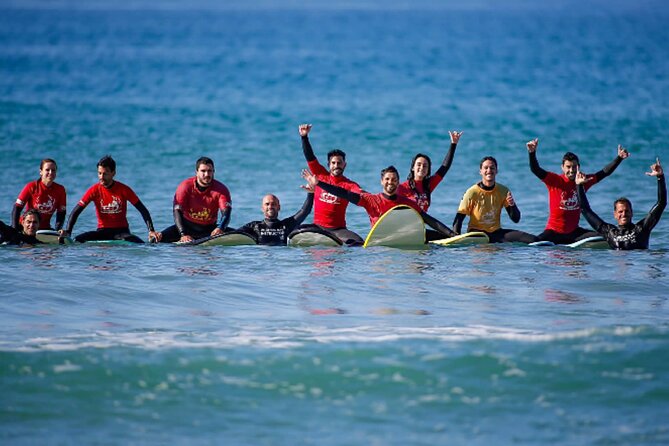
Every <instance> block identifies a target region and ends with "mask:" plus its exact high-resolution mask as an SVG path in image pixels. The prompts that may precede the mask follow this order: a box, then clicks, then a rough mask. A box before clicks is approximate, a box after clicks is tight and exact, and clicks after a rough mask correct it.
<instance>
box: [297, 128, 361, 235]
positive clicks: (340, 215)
mask: <svg viewBox="0 0 669 446" xmlns="http://www.w3.org/2000/svg"><path fill="white" fill-rule="evenodd" d="M310 130H311V124H302V125H300V126H299V133H300V136H301V137H302V151H303V152H304V157H305V158H306V160H307V164H308V165H309V170H310V171H311V173H312V174H314V175H316V177H317V179H318V180H319V181H320V182H322V183H324V184H332V185H335V186H338V187H340V188H342V189H345V190H347V191H351V192H354V193H360V192H362V190H361V189H360V186H359V185H358V183H356V182H354V181H351V180H350V179H348V178H346V177H345V176H344V170H345V169H346V154H345V153H344V152H342V151H341V150H332V151H330V152H329V153H328V167H329V169H326V168H325V167H323V166H322V165H321V164H320V163H319V162H318V159H316V155H314V151H313V149H312V148H311V143H310V142H309V136H308V135H309V131H310ZM347 206H348V200H346V199H345V198H343V197H340V196H337V195H334V194H332V193H330V192H328V191H327V190H325V189H324V188H322V187H320V186H317V187H316V190H315V191H314V225H316V226H318V227H319V228H320V229H323V230H325V231H328V232H330V233H332V234H333V235H334V236H336V237H337V238H338V239H339V240H341V241H342V243H345V244H348V245H362V244H363V243H364V241H363V240H362V238H361V237H360V236H359V235H358V234H356V233H355V232H353V231H350V230H348V229H347V228H346V207H347Z"/></svg>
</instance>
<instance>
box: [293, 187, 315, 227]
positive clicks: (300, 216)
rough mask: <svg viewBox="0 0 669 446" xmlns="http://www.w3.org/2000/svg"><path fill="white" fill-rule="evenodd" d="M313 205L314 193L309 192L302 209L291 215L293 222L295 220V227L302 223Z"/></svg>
mask: <svg viewBox="0 0 669 446" xmlns="http://www.w3.org/2000/svg"><path fill="white" fill-rule="evenodd" d="M313 205H314V193H313V192H309V193H308V194H307V198H305V199H304V203H303V204H302V209H300V210H299V211H297V213H296V214H295V215H293V220H295V225H296V226H297V225H299V224H300V223H302V222H303V221H304V219H305V218H307V216H308V215H309V213H310V212H311V208H312V207H313Z"/></svg>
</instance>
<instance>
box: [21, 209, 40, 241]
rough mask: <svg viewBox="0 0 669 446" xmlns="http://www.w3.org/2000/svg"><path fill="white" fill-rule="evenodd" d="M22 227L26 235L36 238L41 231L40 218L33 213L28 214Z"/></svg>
mask: <svg viewBox="0 0 669 446" xmlns="http://www.w3.org/2000/svg"><path fill="white" fill-rule="evenodd" d="M21 226H22V227H23V233H24V234H25V235H30V236H35V234H37V230H38V229H39V218H38V217H37V216H36V215H35V214H32V213H30V214H26V215H25V216H24V217H23V219H22V220H21Z"/></svg>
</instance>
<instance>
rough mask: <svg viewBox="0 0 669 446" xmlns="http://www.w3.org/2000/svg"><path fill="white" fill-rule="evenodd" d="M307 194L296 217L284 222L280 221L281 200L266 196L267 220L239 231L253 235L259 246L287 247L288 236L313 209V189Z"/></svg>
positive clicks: (264, 203)
mask: <svg viewBox="0 0 669 446" xmlns="http://www.w3.org/2000/svg"><path fill="white" fill-rule="evenodd" d="M307 192H308V193H307V198H306V199H305V200H304V204H302V208H301V209H300V210H299V211H297V213H295V214H294V215H292V216H290V217H288V218H284V219H283V220H279V211H280V210H281V203H280V202H279V198H278V197H277V196H276V195H272V194H267V195H265V196H264V197H263V199H262V206H261V210H262V212H263V215H264V217H265V218H264V219H263V220H262V221H252V222H249V223H247V224H245V225H244V226H242V227H241V228H239V231H243V232H246V233H249V234H251V235H253V236H254V237H255V238H256V240H258V244H259V245H273V246H281V245H285V244H286V241H287V240H288V235H289V234H290V233H291V232H293V230H294V229H295V228H297V227H298V226H299V225H300V224H302V222H303V221H304V219H305V218H307V215H309V212H311V207H312V205H313V204H314V191H313V189H312V190H308V191H307Z"/></svg>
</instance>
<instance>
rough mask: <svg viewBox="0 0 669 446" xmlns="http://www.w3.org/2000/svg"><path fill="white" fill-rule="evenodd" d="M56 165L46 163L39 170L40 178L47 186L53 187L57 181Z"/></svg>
mask: <svg viewBox="0 0 669 446" xmlns="http://www.w3.org/2000/svg"><path fill="white" fill-rule="evenodd" d="M57 170H58V169H57V167H56V163H52V162H50V161H49V162H46V163H44V164H42V167H40V169H39V176H40V179H41V180H42V183H44V185H45V186H47V187H48V186H51V185H52V184H53V182H54V181H55V179H56V171H57Z"/></svg>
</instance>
